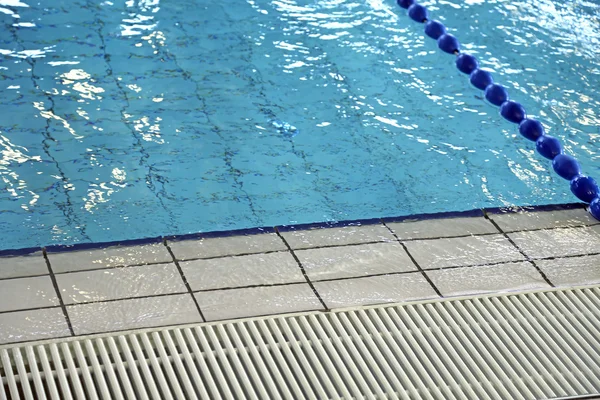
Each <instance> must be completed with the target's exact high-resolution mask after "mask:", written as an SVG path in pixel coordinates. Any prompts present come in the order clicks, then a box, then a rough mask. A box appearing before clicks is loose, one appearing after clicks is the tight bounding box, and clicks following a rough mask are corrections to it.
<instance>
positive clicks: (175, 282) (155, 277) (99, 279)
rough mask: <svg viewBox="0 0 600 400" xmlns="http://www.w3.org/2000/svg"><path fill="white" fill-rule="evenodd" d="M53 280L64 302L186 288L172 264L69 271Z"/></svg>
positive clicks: (82, 301)
mask: <svg viewBox="0 0 600 400" xmlns="http://www.w3.org/2000/svg"><path fill="white" fill-rule="evenodd" d="M56 281H57V282H58V287H59V289H60V293H61V296H62V298H63V301H64V302H65V304H76V303H86V302H92V301H103V300H116V299H124V298H130V297H142V296H155V295H158V294H168V293H173V294H174V293H185V292H187V289H186V287H185V285H184V284H183V279H182V278H181V275H180V274H179V271H178V270H177V267H176V266H175V264H154V265H142V266H139V267H122V268H109V269H102V270H95V271H82V272H70V273H68V274H59V275H56Z"/></svg>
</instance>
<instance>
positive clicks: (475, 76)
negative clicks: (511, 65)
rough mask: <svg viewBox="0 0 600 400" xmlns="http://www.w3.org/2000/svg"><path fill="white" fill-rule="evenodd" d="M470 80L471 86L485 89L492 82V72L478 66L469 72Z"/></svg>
mask: <svg viewBox="0 0 600 400" xmlns="http://www.w3.org/2000/svg"><path fill="white" fill-rule="evenodd" d="M470 80H471V84H472V85H473V86H475V87H476V88H477V89H481V90H485V88H486V87H488V86H489V85H491V84H492V83H494V79H493V78H492V74H490V73H489V72H487V71H484V70H482V69H479V68H478V69H476V70H474V71H473V72H471V78H470Z"/></svg>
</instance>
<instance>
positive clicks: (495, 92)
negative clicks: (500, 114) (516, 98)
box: [485, 83, 508, 106]
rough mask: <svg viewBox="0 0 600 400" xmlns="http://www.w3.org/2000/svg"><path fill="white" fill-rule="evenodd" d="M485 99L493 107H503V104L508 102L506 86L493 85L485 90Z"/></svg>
mask: <svg viewBox="0 0 600 400" xmlns="http://www.w3.org/2000/svg"><path fill="white" fill-rule="evenodd" d="M485 98H486V99H487V101H489V102H490V103H492V104H493V105H495V106H501V105H502V103H504V102H505V101H506V100H508V92H507V91H506V89H505V88H504V86H502V85H498V84H497V83H492V84H491V85H489V86H488V87H486V88H485Z"/></svg>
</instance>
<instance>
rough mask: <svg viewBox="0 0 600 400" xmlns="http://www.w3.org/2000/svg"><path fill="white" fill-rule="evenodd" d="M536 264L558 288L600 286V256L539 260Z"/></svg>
mask: <svg viewBox="0 0 600 400" xmlns="http://www.w3.org/2000/svg"><path fill="white" fill-rule="evenodd" d="M536 264H537V265H538V267H540V269H541V270H542V271H543V272H544V273H545V274H546V276H547V277H548V279H550V281H551V282H552V283H554V284H555V285H556V286H561V287H564V286H578V285H593V284H600V256H598V255H596V256H582V257H571V258H557V259H554V260H538V261H536Z"/></svg>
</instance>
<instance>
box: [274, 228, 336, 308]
mask: <svg viewBox="0 0 600 400" xmlns="http://www.w3.org/2000/svg"><path fill="white" fill-rule="evenodd" d="M275 233H277V236H279V238H280V239H281V240H282V241H283V243H284V244H285V246H286V247H287V248H288V250H289V252H290V254H291V255H292V257H294V260H296V263H298V267H299V268H300V271H301V272H302V276H304V279H305V280H306V283H308V286H310V288H311V289H312V291H313V293H314V294H315V296H317V299H319V302H320V303H321V305H322V306H323V308H324V309H325V311H329V307H327V304H325V301H324V300H323V298H322V297H321V295H320V294H319V292H318V291H317V288H316V287H315V285H314V284H313V283H312V282H311V280H310V278H309V277H308V274H307V273H306V269H304V266H303V265H302V263H301V262H300V259H299V258H298V256H297V255H296V253H294V251H293V250H292V248H291V247H290V244H289V243H288V242H287V240H285V238H284V237H283V235H282V234H281V232H279V229H277V227H276V228H275Z"/></svg>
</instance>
